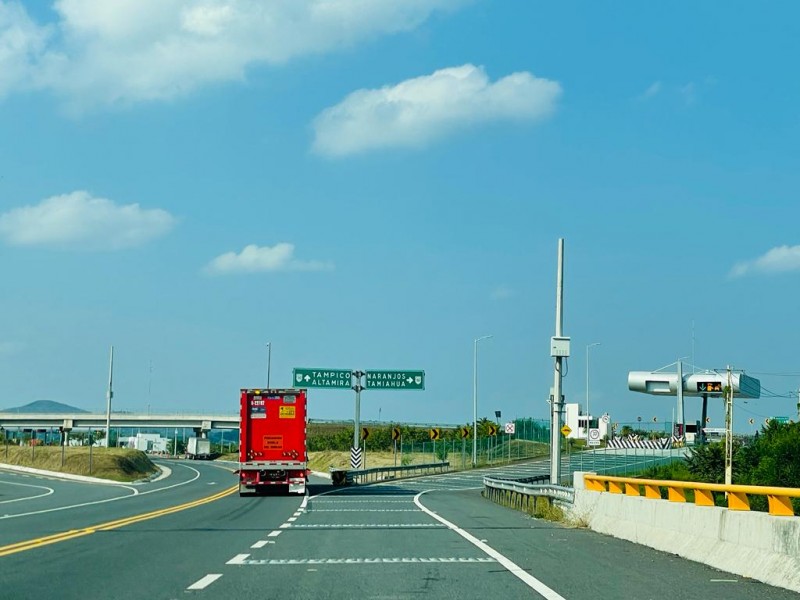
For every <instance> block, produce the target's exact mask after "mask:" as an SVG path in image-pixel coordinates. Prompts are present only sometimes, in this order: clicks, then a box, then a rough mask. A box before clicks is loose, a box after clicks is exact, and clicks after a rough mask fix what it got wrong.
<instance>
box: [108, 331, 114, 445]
mask: <svg viewBox="0 0 800 600" xmlns="http://www.w3.org/2000/svg"><path fill="white" fill-rule="evenodd" d="M113 386H114V346H111V358H109V361H108V390H107V391H106V448H110V447H111V398H113V397H114V388H113Z"/></svg>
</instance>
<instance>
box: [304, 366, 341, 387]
mask: <svg viewBox="0 0 800 600" xmlns="http://www.w3.org/2000/svg"><path fill="white" fill-rule="evenodd" d="M351 375H352V371H351V370H350V369H299V368H298V369H294V371H293V372H292V387H302V388H336V389H350V386H351V385H352V384H351V382H350V378H351Z"/></svg>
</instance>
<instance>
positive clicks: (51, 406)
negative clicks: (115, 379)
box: [0, 400, 89, 414]
mask: <svg viewBox="0 0 800 600" xmlns="http://www.w3.org/2000/svg"><path fill="white" fill-rule="evenodd" d="M0 412H7V413H50V414H60V413H86V412H89V411H88V410H83V409H82V408H75V407H74V406H70V405H69V404H62V403H61V402H55V401H53V400H36V401H34V402H30V403H28V404H26V405H25V406H15V407H14V408H6V409H4V410H0Z"/></svg>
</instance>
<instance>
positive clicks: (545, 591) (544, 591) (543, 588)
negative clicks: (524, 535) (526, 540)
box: [414, 492, 566, 600]
mask: <svg viewBox="0 0 800 600" xmlns="http://www.w3.org/2000/svg"><path fill="white" fill-rule="evenodd" d="M425 493H426V492H420V493H419V494H417V495H416V496H414V504H416V505H417V506H419V508H420V510H422V511H423V512H424V513H426V514H427V515H428V516H430V517H433V518H434V519H436V520H437V521H439V522H440V523H442V524H443V525H445V526H446V527H448V528H449V529H452V530H453V531H455V532H456V533H457V534H458V535H460V536H461V537H463V538H464V539H465V540H467V541H468V542H469V543H471V544H472V545H473V546H476V547H477V548H480V549H481V550H482V551H483V552H485V553H486V554H487V555H488V556H491V557H492V558H493V559H495V560H496V561H497V562H499V563H500V564H501V565H503V566H504V567H505V568H506V569H508V571H509V572H510V573H511V574H513V575H514V576H516V577H517V578H518V579H520V580H521V581H522V582H523V583H524V584H525V585H527V586H528V587H530V588H531V589H532V590H534V591H536V592H537V593H538V594H540V595H541V596H542V597H543V598H546V599H547V600H566V599H565V598H564V596H562V595H561V594H559V593H558V592H556V591H555V590H553V589H551V588H549V587H548V586H547V585H545V584H544V583H542V582H541V581H539V580H538V579H536V577H534V576H533V575H531V574H530V573H527V572H526V571H523V570H522V568H521V567H520V566H519V565H517V564H516V563H515V562H513V561H512V560H511V559H509V558H507V557H506V556H504V555H502V554H500V553H499V552H498V551H497V550H495V549H494V548H492V547H491V546H489V545H488V544H486V543H484V542H482V541H480V540H479V539H478V538H476V537H475V536H474V535H472V534H471V533H469V532H468V531H464V530H463V529H461V528H460V527H459V526H458V525H455V524H454V523H451V522H450V521H448V520H447V519H445V518H444V517H440V516H439V515H437V514H436V513H435V512H433V511H432V510H430V509H429V508H426V507H425V506H424V505H423V504H422V502H420V496H422V495H423V494H425Z"/></svg>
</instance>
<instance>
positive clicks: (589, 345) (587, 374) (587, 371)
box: [586, 342, 600, 448]
mask: <svg viewBox="0 0 800 600" xmlns="http://www.w3.org/2000/svg"><path fill="white" fill-rule="evenodd" d="M599 345H600V342H593V343H591V344H588V345H587V346H586V447H587V448H588V447H589V427H590V425H589V423H590V421H589V419H590V418H591V415H592V412H591V411H590V410H589V348H594V347H595V346H599Z"/></svg>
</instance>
